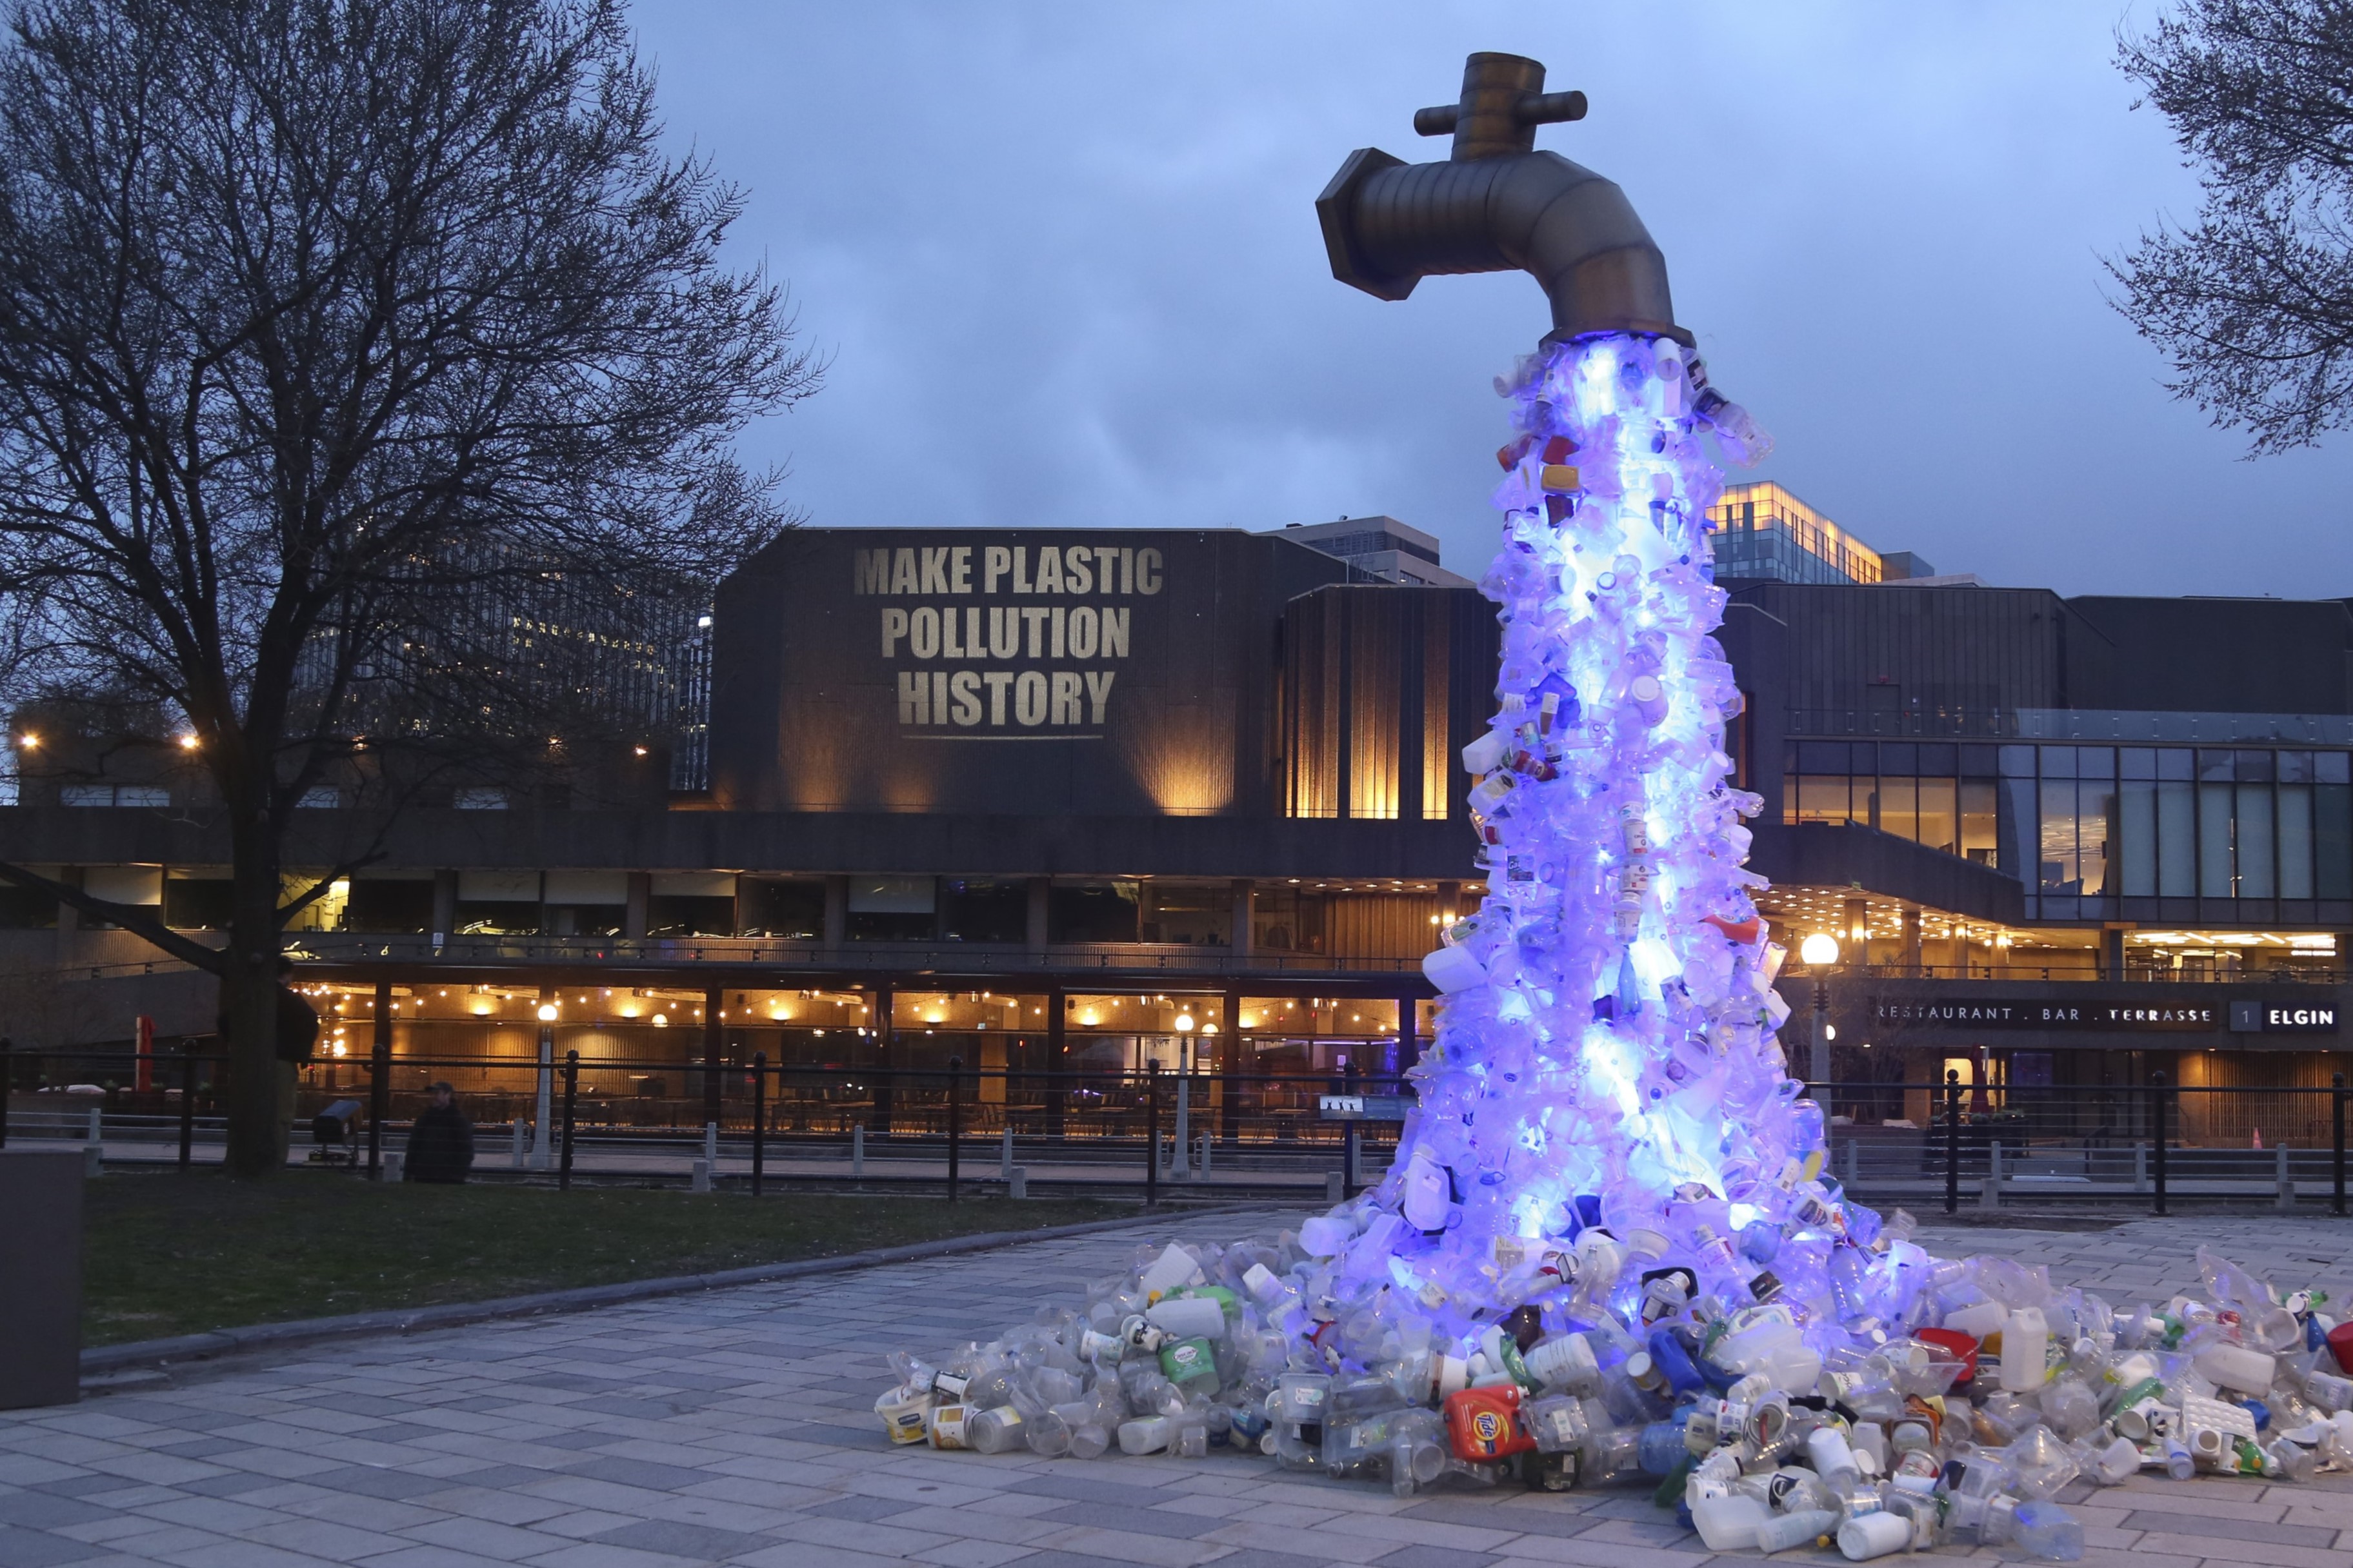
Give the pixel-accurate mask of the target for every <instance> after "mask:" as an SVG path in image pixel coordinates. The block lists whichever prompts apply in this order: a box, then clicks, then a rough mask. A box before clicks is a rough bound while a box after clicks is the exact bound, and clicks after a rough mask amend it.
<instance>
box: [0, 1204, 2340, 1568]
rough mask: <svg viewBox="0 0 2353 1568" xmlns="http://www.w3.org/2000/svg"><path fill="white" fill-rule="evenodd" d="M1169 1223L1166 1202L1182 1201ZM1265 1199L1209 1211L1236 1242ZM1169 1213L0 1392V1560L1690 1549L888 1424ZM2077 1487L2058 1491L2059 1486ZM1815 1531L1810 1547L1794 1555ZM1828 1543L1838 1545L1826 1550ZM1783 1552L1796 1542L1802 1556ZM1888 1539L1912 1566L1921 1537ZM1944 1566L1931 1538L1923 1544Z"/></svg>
mask: <svg viewBox="0 0 2353 1568" xmlns="http://www.w3.org/2000/svg"><path fill="white" fill-rule="evenodd" d="M1171 1220H1172V1223H1174V1224H1175V1225H1176V1226H1184V1225H1185V1224H1186V1223H1187V1222H1186V1220H1185V1219H1184V1217H1183V1216H1181V1215H1178V1216H1171ZM1284 1220H1285V1216H1284V1215H1278V1214H1266V1215H1219V1216H1216V1217H1215V1218H1210V1217H1208V1216H1203V1217H1201V1218H1200V1219H1198V1220H1195V1221H1193V1222H1192V1223H1193V1224H1196V1225H1198V1226H1204V1227H1214V1234H1215V1235H1217V1236H1219V1237H1228V1236H1240V1235H1245V1234H1248V1233H1250V1232H1251V1231H1252V1230H1255V1229H1259V1228H1261V1227H1271V1226H1277V1225H1280V1224H1282V1223H1284ZM1162 1234H1164V1233H1163V1232H1162V1230H1161V1227H1160V1226H1158V1225H1152V1224H1144V1225H1138V1226H1136V1227H1135V1228H1134V1230H1132V1231H1124V1232H1118V1233H1110V1234H1104V1235H1097V1236H1091V1237H1078V1238H1073V1239H1066V1240H1062V1241H1053V1242H1039V1243H1032V1244H1029V1245H1026V1246H1020V1247H1008V1248H1004V1249H1002V1250H1000V1251H997V1252H994V1253H985V1254H977V1255H974V1256H971V1257H965V1258H949V1259H943V1260H941V1261H940V1262H938V1263H935V1264H903V1265H896V1266H892V1267H889V1268H876V1269H871V1270H867V1271H863V1272H860V1273H857V1274H850V1275H840V1276H833V1277H830V1278H828V1279H818V1280H811V1281H807V1282H801V1283H793V1284H782V1285H772V1286H754V1287H747V1288H744V1289H736V1290H729V1291H723V1292H717V1293H713V1294H711V1295H707V1296H702V1297H691V1298H670V1299H666V1300H656V1301H649V1302H645V1303H642V1304H638V1305H633V1306H627V1307H617V1308H610V1309H607V1310H601V1311H597V1312H594V1313H586V1314H582V1315H579V1316H574V1317H563V1318H546V1319H537V1320H532V1321H522V1322H511V1323H501V1324H491V1325H484V1326H480V1327H476V1328H470V1329H464V1330H459V1331H450V1332H446V1333H438V1334H432V1335H426V1336H419V1337H417V1338H416V1339H412V1340H406V1341H386V1342H371V1343H364V1344H361V1345H358V1346H339V1347H335V1348H333V1349H332V1350H322V1351H319V1352H311V1353H309V1354H302V1355H295V1356H290V1358H289V1359H284V1360H280V1361H276V1362H272V1363H267V1364H250V1363H248V1364H246V1365H236V1366H226V1367H220V1368H212V1369H201V1368H200V1369H195V1370H194V1371H192V1372H191V1373H187V1374H185V1378H184V1380H183V1381H179V1382H177V1383H174V1382H173V1381H167V1380H162V1379H158V1380H155V1381H153V1382H152V1383H150V1384H130V1385H127V1386H124V1387H122V1388H121V1389H119V1390H118V1391H116V1392H111V1393H108V1394H103V1395H100V1396H98V1397H93V1398H90V1399H89V1400H87V1401H85V1402H84V1403H83V1404H82V1405H79V1406H77V1407H70V1408H67V1409H61V1410H58V1411H54V1412H49V1413H37V1412H36V1413H29V1414H18V1415H8V1416H0V1568H45V1565H47V1564H53V1563H83V1564H88V1565H90V1568H118V1565H124V1564H130V1563H173V1564H178V1565H182V1568H302V1565H311V1564H320V1563H351V1564H355V1565H362V1568H491V1565H493V1564H501V1563H520V1564H525V1565H527V1568H678V1565H681V1564H686V1563H739V1564H744V1565H747V1568H875V1565H879V1564H883V1563H908V1562H921V1563H941V1564H955V1565H962V1568H996V1565H997V1564H999V1563H1019V1564H1021V1565H1023V1568H1136V1565H1145V1568H1191V1565H1193V1564H1196V1563H1218V1564H1220V1565H1221V1568H1311V1565H1314V1564H1322V1563H1378V1564H1381V1565H1382V1568H1484V1565H1487V1564H1496V1563H1578V1564H1592V1565H1594V1568H1619V1565H1620V1564H1623V1563H1629V1562H1633V1561H1639V1562H1641V1563H1643V1564H1644V1568H1696V1565H1697V1564H1699V1563H1702V1562H1704V1561H1705V1560H1706V1553H1705V1552H1703V1551H1702V1550H1701V1549H1700V1548H1699V1545H1698V1543H1697V1542H1696V1541H1695V1540H1694V1538H1693V1537H1692V1536H1690V1535H1689V1534H1688V1533H1687V1532H1685V1531H1680V1530H1678V1529H1676V1528H1675V1527H1674V1525H1673V1523H1672V1521H1671V1520H1670V1519H1669V1518H1668V1516H1666V1515H1665V1514H1663V1513H1662V1512H1661V1511H1660V1510H1656V1509H1654V1508H1652V1507H1651V1505H1650V1503H1649V1502H1648V1501H1647V1500H1646V1499H1645V1498H1643V1497H1642V1496H1641V1495H1639V1494H1627V1493H1595V1492H1585V1493H1571V1494H1567V1495H1563V1496H1550V1495H1543V1494H1533V1493H1529V1492H1525V1491H1523V1490H1521V1489H1517V1488H1507V1489H1498V1490H1495V1491H1490V1492H1461V1491H1447V1492H1441V1493H1439V1494H1436V1495H1426V1496H1423V1497H1419V1498H1415V1499H1409V1500H1402V1501H1400V1500H1397V1499H1394V1498H1392V1497H1390V1496H1389V1494H1388V1490H1387V1489H1386V1488H1383V1487H1379V1486H1374V1485H1367V1484H1361V1483H1338V1482H1330V1481H1323V1480H1319V1479H1314V1478H1309V1477H1297V1476H1289V1475H1285V1474H1284V1473H1282V1472H1281V1471H1279V1470H1277V1469H1275V1468H1274V1467H1273V1465H1272V1464H1271V1462H1270V1461H1267V1460H1263V1459H1258V1458H1237V1457H1221V1458H1212V1459H1207V1460H1196V1461H1183V1460H1176V1459H1120V1458H1108V1459H1102V1460H1096V1461H1093V1462H1079V1461H1072V1460H1054V1461H1049V1460H1040V1459H1037V1458H1030V1457H1028V1456H1021V1457H1013V1456H1006V1457H1001V1458H982V1457H980V1456H978V1455H973V1454H936V1453H933V1452H931V1451H929V1450H927V1449H923V1448H912V1449H908V1448H902V1449H895V1450H894V1449H892V1448H890V1447H888V1446H887V1445H886V1444H885V1443H884V1440H883V1437H882V1434H881V1429H880V1428H879V1426H877V1425H876V1424H875V1421H874V1419H873V1417H872V1415H871V1413H870V1407H871V1404H872V1401H873V1398H874V1395H875V1394H876V1393H877V1392H878V1391H879V1390H880V1388H881V1385H882V1384H883V1383H884V1381H885V1379H886V1374H885V1373H884V1372H883V1370H882V1366H881V1353H882V1352H883V1351H884V1350H886V1349H888V1348H890V1347H892V1346H893V1345H899V1344H906V1345H910V1346H913V1347H917V1348H932V1347H938V1346H942V1345H944V1344H947V1343H951V1342H955V1341H958V1340H962V1339H966V1338H972V1337H976V1336H987V1335H988V1334H990V1333H991V1332H993V1331H996V1330H997V1329H1000V1328H1002V1327H1004V1326H1006V1325H1008V1324H1009V1323H1011V1322H1014V1321H1018V1320H1019V1319H1021V1318H1022V1317H1023V1316H1025V1315H1026V1314H1027V1313H1028V1312H1029V1310H1033V1309H1034V1308H1035V1307H1036V1306H1038V1305H1039V1304H1041V1303H1044V1302H1048V1301H1054V1300H1075V1299H1076V1298H1077V1297H1078V1296H1079V1294H1080V1293H1081V1291H1082V1289H1083V1288H1084V1284H1085V1282H1086V1281H1087V1280H1088V1279H1093V1278H1098V1277H1101V1276H1103V1275H1105V1274H1109V1273H1113V1272H1114V1271H1116V1270H1118V1269H1120V1268H1123V1267H1124V1265H1125V1264H1126V1262H1127V1261H1128V1259H1129V1258H1131V1257H1132V1256H1133V1255H1134V1247H1136V1245H1137V1244H1138V1243H1139V1242H1142V1241H1145V1240H1146V1239H1148V1238H1150V1237H1155V1236H1156V1235H1162ZM1929 1239H1930V1240H1931V1243H1932V1245H1936V1246H1938V1247H1939V1249H1940V1250H1962V1249H1966V1248H1970V1247H1974V1248H1977V1249H1980V1250H1997V1251H2001V1252H2005V1253H2010V1254H2011V1255H2014V1256H2018V1257H2021V1258H2028V1259H2031V1260H2032V1261H2036V1262H2043V1263H2048V1264H2049V1265H2050V1266H2051V1268H2052V1274H2053V1276H2054V1278H2057V1279H2063V1280H2068V1281H2077V1282H2083V1283H2086V1284H2091V1285H2095V1286H2098V1287H2100V1288H2102V1289H2106V1290H2109V1291H2111V1292H2113V1293H2115V1294H2116V1295H2118V1296H2119V1297H2134V1296H2141V1295H2148V1296H2157V1295H2160V1294H2163V1293H2168V1291H2169V1289H2171V1288H2172V1287H2174V1286H2177V1285H2179V1284H2180V1283H2183V1282H2186V1281H2188V1280H2190V1279H2194V1277H2195V1275H2194V1269H2193V1267H2192V1265H2191V1263H2190V1258H2191V1254H2192V1252H2193V1250H2194V1248H2195V1247H2196V1245H2197V1244H2198V1243H2199V1242H2200V1241H2201V1240H2202V1241H2208V1242H2211V1243H2214V1244H2217V1245H2221V1246H2227V1247H2230V1248H2231V1249H2232V1251H2233V1252H2234V1253H2235V1254H2236V1255H2238V1256H2240V1257H2242V1258H2245V1259H2247V1260H2248V1261H2250V1262H2254V1263H2258V1264H2260V1265H2262V1266H2263V1267H2265V1268H2270V1269H2271V1270H2272V1271H2273V1273H2274V1278H2275V1279H2277V1281H2278V1282H2279V1283H2281V1284H2282V1285H2302V1284H2306V1283H2308V1282H2316V1283H2321V1284H2324V1285H2326V1286H2327V1288H2328V1289H2329V1290H2330V1292H2331V1295H2332V1296H2333V1297H2334V1298H2335V1299H2336V1300H2338V1301H2348V1300H2353V1224H2345V1223H2331V1222H2326V1221H2301V1220H2289V1219H2256V1220H2246V1219H2232V1220H2223V1219H2214V1220H2207V1219H2200V1218H2190V1219H2177V1220H2173V1221H2169V1222H2168V1221H2160V1220H2140V1221H2135V1222H2133V1223H2130V1224H2127V1225H2125V1226H2119V1227H2117V1228H2116V1229H2113V1230H2106V1231H2088V1232H2073V1231H2017V1230H1989V1229H1981V1228H1977V1227H1959V1228H1957V1229H1953V1230H1946V1229H1943V1228H1941V1227H1939V1228H1938V1229H1937V1230H1936V1232H1934V1233H1932V1235H1931V1237H1930V1238H1929ZM2070 1500H2071V1501H2073V1496H2072V1495H2071V1497H2070ZM2076 1508H2077V1512H2078V1514H2079V1516H2080V1517H2082V1518H2083V1519H2084V1521H2085V1524H2086V1525H2087V1527H2088V1531H2089V1534H2090V1538H2091V1542H2092V1549H2091V1550H2090V1551H2089V1552H2087V1553H2086V1559H2085V1560H2086V1562H2087V1563H2100V1564H2114V1565H2115V1568H2125V1565H2126V1564H2131V1565H2132V1568H2193V1565H2195V1564H2199V1563H2215V1564H2267V1565H2275V1568H2348V1563H2353V1477H2344V1476H2339V1477H2334V1478H2330V1479H2327V1480H2326V1481H2325V1482H2323V1483H2321V1484H2318V1485H2315V1486H2310V1487H2294V1486H2267V1485H2264V1484H2263V1483H2261V1482H2257V1481H2238V1480H2220V1479H2211V1480H2199V1481H2193V1482H2189V1483H2187V1484H2181V1485H2175V1484H2172V1483H2166V1482H2159V1481H2150V1480H2136V1481H2135V1482H2134V1483H2132V1484H2130V1485H2128V1486H2126V1487H2123V1488H2119V1489H2114V1490H2110V1491H2104V1492H2100V1493H2097V1494H2094V1495H2093V1496H2091V1497H2090V1498H2089V1500H2084V1501H2081V1502H2078V1503H2076ZM1793 1555H1795V1556H1796V1557H1797V1558H1799V1559H1800V1560H1802V1559H1805V1558H1807V1557H1808V1556H1810V1555H1811V1554H1809V1553H1802V1552H1801V1553H1796V1554H1793ZM1830 1560H1831V1561H1838V1559H1836V1557H1835V1555H1834V1554H1832V1555H1831V1559H1830ZM1777 1561H1785V1562H1786V1561H1788V1557H1784V1558H1782V1559H1778V1560H1777ZM1907 1561H1911V1562H1918V1561H1919V1560H1918V1559H1910V1560H1907ZM1932 1561H1933V1560H1932Z"/></svg>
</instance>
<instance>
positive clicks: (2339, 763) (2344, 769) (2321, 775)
mask: <svg viewBox="0 0 2353 1568" xmlns="http://www.w3.org/2000/svg"><path fill="white" fill-rule="evenodd" d="M2312 781H2313V783H2315V784H2348V783H2353V752H2313V753H2312Z"/></svg>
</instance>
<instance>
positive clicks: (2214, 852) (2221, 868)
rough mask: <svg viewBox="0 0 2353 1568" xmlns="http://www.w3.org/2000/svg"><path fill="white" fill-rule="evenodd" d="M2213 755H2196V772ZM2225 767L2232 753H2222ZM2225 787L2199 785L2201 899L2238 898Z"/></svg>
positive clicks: (2228, 788) (2228, 789)
mask: <svg viewBox="0 0 2353 1568" xmlns="http://www.w3.org/2000/svg"><path fill="white" fill-rule="evenodd" d="M2214 754H2215V753H2213V752H2200V754H2199V771H2200V773H2204V772H2205V769H2206V759H2207V758H2208V757H2210V756H2212V755H2214ZM2230 756H2231V753H2230V752H2222V753H2221V757H2222V759H2223V763H2224V765H2225V766H2226V767H2227V766H2228V765H2229V762H2230ZM2231 795H2232V788H2231V786H2230V785H2229V784H2212V783H2207V784H2200V785H2199V786H2198V896H2199V897H2200V898H2201V899H2232V898H2236V897H2238V893H2237V891H2236V889H2234V888H2233V887H2232V878H2231Z"/></svg>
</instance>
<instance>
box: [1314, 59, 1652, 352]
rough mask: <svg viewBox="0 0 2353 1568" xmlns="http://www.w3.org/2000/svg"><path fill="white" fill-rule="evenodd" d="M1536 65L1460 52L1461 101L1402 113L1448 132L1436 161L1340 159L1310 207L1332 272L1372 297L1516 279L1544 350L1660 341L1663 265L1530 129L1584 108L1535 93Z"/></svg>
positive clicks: (1367, 152)
mask: <svg viewBox="0 0 2353 1568" xmlns="http://www.w3.org/2000/svg"><path fill="white" fill-rule="evenodd" d="M1544 69H1545V68H1544V67H1543V66H1542V65H1540V64H1539V63H1537V62H1536V61H1535V60H1531V59H1526V58H1522V57H1520V56H1517V55H1499V54H1478V55H1472V57H1471V58H1470V59H1469V61H1468V62H1467V63H1466V65H1465V66H1464V68H1463V73H1462V96H1461V100H1459V101H1458V102H1456V103H1454V104H1451V105H1446V106H1441V107H1440V108H1437V109H1425V110H1421V111H1420V113H1419V114H1417V115H1416V116H1414V128H1415V129H1416V130H1417V131H1419V132H1421V133H1422V134H1424V135H1443V134H1445V133H1447V132H1452V133H1453V136H1454V148H1453V155H1452V156H1451V158H1449V159H1447V160H1446V161H1445V162H1443V163H1412V164H1409V163H1405V162H1403V161H1402V160H1400V159H1398V158H1394V157H1391V156H1390V155H1389V154H1388V153H1384V152H1382V151H1381V150H1380V149H1378V148H1377V147H1362V148H1358V149H1357V150H1356V152H1354V153H1350V154H1349V155H1348V159H1347V162H1345V163H1343V164H1341V165H1340V172H1339V173H1338V174H1335V175H1334V176H1333V177H1332V183H1331V184H1328V185H1326V186H1325V187H1324V194H1323V195H1320V196H1318V197H1316V198H1315V213H1316V216H1317V218H1318V219H1319V220H1320V221H1321V223H1322V225H1323V228H1324V247H1325V249H1326V250H1327V251H1329V252H1330V254H1331V258H1332V275H1333V276H1334V277H1335V278H1337V279H1339V280H1340V281H1341V282H1343V283H1346V284H1349V285H1351V286H1352V287H1354V288H1357V289H1363V290H1364V291H1365V292H1366V293H1367V294H1370V295H1372V296H1374V297H1375V298H1377V299H1381V300H1402V299H1404V298H1405V297H1406V296H1407V295H1409V294H1410V293H1412V292H1413V288H1414V285H1415V284H1417V283H1419V281H1421V279H1424V278H1429V277H1433V276H1437V275H1440V274H1445V273H1452V272H1508V271H1514V270H1517V271H1523V272H1526V273H1528V274H1529V275H1531V276H1532V277H1534V278H1535V280H1536V282H1537V283H1538V284H1539V285H1540V286H1541V287H1542V288H1543V289H1544V291H1545V296H1546V299H1547V300H1550V301H1551V304H1552V319H1553V325H1552V331H1551V332H1550V333H1549V334H1547V336H1546V342H1556V341H1564V340H1567V339H1571V338H1577V337H1582V336H1585V335H1587V334H1588V333H1594V332H1635V333H1641V334H1645V335H1650V336H1662V337H1672V338H1674V339H1676V340H1677V341H1679V342H1683V343H1685V344H1689V343H1690V342H1692V341H1693V340H1692V335H1691V334H1690V333H1689V332H1687V331H1684V330H1683V328H1681V327H1679V326H1677V325H1675V321H1674V301H1673V299H1672V295H1671V294H1670V293H1669V291H1668V288H1667V262H1666V258H1665V257H1664V256H1662V254H1660V251H1659V247H1658V244H1657V242H1656V241H1654V240H1653V239H1651V233H1650V230H1648V229H1646V228H1644V227H1643V226H1642V220H1641V218H1640V217H1638V216H1635V213H1634V208H1633V205H1632V204H1631V203H1630V202H1629V201H1627V199H1626V194H1625V192H1623V191H1621V190H1620V189H1619V188H1618V187H1617V185H1615V184H1612V183H1611V182H1609V181H1608V180H1605V179H1603V178H1602V177H1601V176H1600V175H1599V174H1595V173H1594V172H1593V171H1592V170H1590V169H1587V168H1583V167H1580V166H1579V165H1577V164H1576V163H1570V162H1569V161H1568V160H1567V159H1566V158H1564V157H1562V156H1560V154H1558V153H1539V152H1536V151H1535V128H1536V126H1538V125H1539V124H1545V123H1549V122H1554V121H1563V120H1576V119H1580V118H1582V117H1583V115H1584V113H1585V95H1584V94H1583V93H1581V92H1556V93H1547V92H1546V91H1545V90H1544Z"/></svg>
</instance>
